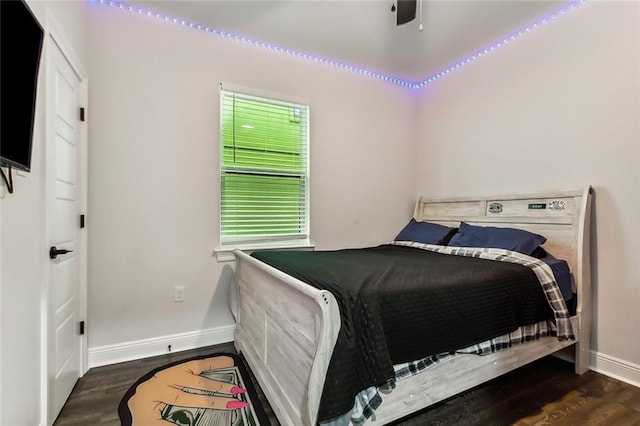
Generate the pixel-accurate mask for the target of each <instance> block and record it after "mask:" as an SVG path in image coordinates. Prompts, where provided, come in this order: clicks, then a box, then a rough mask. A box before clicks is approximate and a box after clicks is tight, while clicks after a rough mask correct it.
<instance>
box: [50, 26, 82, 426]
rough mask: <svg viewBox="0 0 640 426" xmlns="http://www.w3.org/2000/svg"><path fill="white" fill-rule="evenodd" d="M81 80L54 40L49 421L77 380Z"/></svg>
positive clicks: (79, 355)
mask: <svg viewBox="0 0 640 426" xmlns="http://www.w3.org/2000/svg"><path fill="white" fill-rule="evenodd" d="M80 89H81V81H80V78H79V77H78V75H77V74H76V72H75V71H74V68H73V67H72V66H71V64H70V63H69V61H67V58H66V57H65V55H64V54H63V53H62V51H61V50H60V47H59V46H58V45H57V44H56V42H55V40H54V39H53V38H50V39H49V44H48V62H47V126H48V127H49V130H48V131H47V140H46V148H45V149H46V152H47V156H46V158H47V184H46V187H47V190H46V193H47V234H48V243H49V244H48V247H47V250H48V254H49V267H48V315H47V321H48V326H47V330H48V332H47V334H48V336H47V341H48V343H47V347H48V351H47V355H46V356H47V376H48V386H47V388H48V398H47V399H48V410H47V411H48V422H49V424H52V423H53V421H54V420H55V418H56V417H57V416H58V414H59V413H60V410H61V408H62V406H63V405H64V403H65V401H66V400H67V398H68V397H69V394H70V393H71V390H72V389H73V387H74V385H75V384H76V382H77V380H78V379H79V378H80V376H81V371H82V343H83V342H82V337H81V335H80V321H81V318H80V312H81V306H82V302H81V294H83V293H82V291H81V282H82V280H83V278H82V275H81V274H82V273H83V269H84V268H83V251H84V250H85V248H84V244H83V243H82V241H83V240H82V237H81V232H82V231H81V228H80V213H81V212H80V207H81V205H82V203H81V200H80V197H81V195H82V191H83V190H84V189H83V185H84V182H83V179H82V178H81V177H82V176H83V168H82V167H80V166H81V159H82V156H81V153H82V148H81V147H80V143H81V142H82V140H83V137H82V133H81V130H82V129H81V126H82V124H81V121H80V105H79V103H80V99H81V94H80Z"/></svg>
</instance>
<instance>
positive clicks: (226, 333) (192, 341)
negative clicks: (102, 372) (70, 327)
mask: <svg viewBox="0 0 640 426" xmlns="http://www.w3.org/2000/svg"><path fill="white" fill-rule="evenodd" d="M235 330H236V326H235V324H234V325H230V326H225V327H216V328H211V329H209V330H200V331H193V332H188V333H180V334H172V335H168V336H160V337H154V338H151V339H143V340H137V341H132V342H124V343H118V344H115V345H106V346H98V347H95V348H89V349H88V361H89V368H93V367H100V366H102V365H109V364H115V363H118V362H125V361H132V360H136V359H142V358H148V357H151V356H156V355H166V354H167V353H168V349H167V348H168V345H171V352H172V353H173V352H180V351H186V350H189V349H196V348H201V347H203V346H211V345H218V344H220V343H228V342H232V341H233V337H234V334H235Z"/></svg>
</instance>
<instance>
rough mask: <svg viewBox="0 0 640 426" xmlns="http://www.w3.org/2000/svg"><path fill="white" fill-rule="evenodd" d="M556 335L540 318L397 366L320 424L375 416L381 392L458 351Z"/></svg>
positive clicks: (342, 425)
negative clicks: (335, 416) (390, 375)
mask: <svg viewBox="0 0 640 426" xmlns="http://www.w3.org/2000/svg"><path fill="white" fill-rule="evenodd" d="M550 336H557V329H556V326H555V324H554V323H553V321H549V320H546V321H540V322H538V323H536V324H532V325H527V326H523V327H520V328H518V329H517V330H515V331H513V332H511V333H508V334H505V335H502V336H498V337H496V338H493V339H490V340H487V341H484V342H481V343H478V344H475V345H471V346H468V347H466V348H463V349H460V350H457V351H455V352H446V353H441V354H436V355H431V356H428V357H425V358H422V359H418V360H415V361H412V362H406V363H402V364H397V365H394V366H393V368H394V371H395V380H392V381H390V382H388V383H387V384H385V385H383V386H379V387H375V386H372V387H370V388H367V389H365V390H363V391H362V392H360V393H359V394H358V395H357V396H356V399H355V403H354V406H353V409H352V410H351V412H349V413H347V414H346V415H344V416H342V417H340V418H338V419H335V420H333V421H330V422H322V423H320V424H321V426H347V425H355V426H361V425H363V424H364V423H365V422H366V421H367V420H368V419H369V418H371V417H373V416H374V415H375V411H376V409H377V408H378V407H380V405H381V404H382V395H381V394H386V393H390V392H391V391H392V390H393V389H395V387H396V382H399V381H401V380H404V379H406V378H408V377H411V376H414V375H416V374H419V373H421V372H423V371H425V370H428V369H429V368H432V367H434V366H436V365H437V364H439V363H440V362H441V361H443V360H446V359H449V358H453V357H455V356H457V355H459V354H475V355H488V354H492V353H494V352H498V351H501V350H504V349H508V348H511V347H513V346H516V345H520V344H523V343H526V342H532V341H535V340H538V339H540V338H541V337H550Z"/></svg>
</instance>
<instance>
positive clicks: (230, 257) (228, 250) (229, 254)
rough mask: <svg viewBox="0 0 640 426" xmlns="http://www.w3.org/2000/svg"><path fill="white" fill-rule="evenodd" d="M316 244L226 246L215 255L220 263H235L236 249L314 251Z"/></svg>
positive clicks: (247, 250)
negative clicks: (234, 252)
mask: <svg viewBox="0 0 640 426" xmlns="http://www.w3.org/2000/svg"><path fill="white" fill-rule="evenodd" d="M314 248H315V244H313V243H311V242H310V241H308V240H302V241H278V242H270V243H262V244H260V243H254V244H238V245H234V246H231V245H229V246H224V247H220V248H219V249H216V250H214V252H213V255H214V256H215V257H216V260H217V261H218V262H234V261H235V260H236V257H235V255H234V254H233V251H234V250H235V249H238V250H242V251H246V252H252V251H255V250H313V249H314Z"/></svg>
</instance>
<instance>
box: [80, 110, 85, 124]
mask: <svg viewBox="0 0 640 426" xmlns="http://www.w3.org/2000/svg"><path fill="white" fill-rule="evenodd" d="M80 121H84V108H80Z"/></svg>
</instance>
